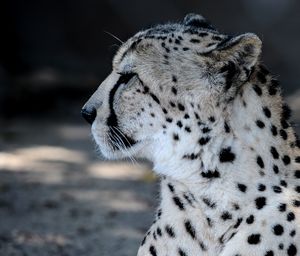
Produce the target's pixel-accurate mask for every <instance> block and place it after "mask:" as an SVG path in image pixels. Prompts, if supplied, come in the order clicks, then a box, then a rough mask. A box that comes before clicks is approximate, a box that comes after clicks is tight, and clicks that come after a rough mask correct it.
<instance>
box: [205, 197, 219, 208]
mask: <svg viewBox="0 0 300 256" xmlns="http://www.w3.org/2000/svg"><path fill="white" fill-rule="evenodd" d="M202 200H203V202H204V203H205V204H206V205H207V206H208V207H209V208H215V207H216V204H215V203H213V202H212V201H211V200H210V199H208V198H206V197H204V198H203V199H202Z"/></svg>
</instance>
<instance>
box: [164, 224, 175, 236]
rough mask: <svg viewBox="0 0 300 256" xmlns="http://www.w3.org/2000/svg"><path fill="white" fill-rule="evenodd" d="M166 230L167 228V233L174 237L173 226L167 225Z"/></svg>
mask: <svg viewBox="0 0 300 256" xmlns="http://www.w3.org/2000/svg"><path fill="white" fill-rule="evenodd" d="M165 230H166V232H167V234H168V235H169V237H172V238H174V237H175V233H174V230H173V228H172V227H171V226H169V225H166V227H165Z"/></svg>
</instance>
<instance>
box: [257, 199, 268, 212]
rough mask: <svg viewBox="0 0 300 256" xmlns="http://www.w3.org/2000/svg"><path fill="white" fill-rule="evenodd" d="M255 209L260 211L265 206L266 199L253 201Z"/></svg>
mask: <svg viewBox="0 0 300 256" xmlns="http://www.w3.org/2000/svg"><path fill="white" fill-rule="evenodd" d="M255 204H256V208H257V209H258V210H260V209H262V208H263V207H264V206H265V205H266V198H265V197H257V198H256V199H255Z"/></svg>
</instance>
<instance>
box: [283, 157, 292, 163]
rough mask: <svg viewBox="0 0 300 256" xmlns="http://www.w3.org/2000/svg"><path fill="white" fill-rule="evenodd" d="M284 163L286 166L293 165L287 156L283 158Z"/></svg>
mask: <svg viewBox="0 0 300 256" xmlns="http://www.w3.org/2000/svg"><path fill="white" fill-rule="evenodd" d="M282 162H283V163H284V164H285V165H288V164H290V163H291V158H290V157H289V156H287V155H285V156H283V158H282Z"/></svg>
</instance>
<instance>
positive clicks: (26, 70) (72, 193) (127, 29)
mask: <svg viewBox="0 0 300 256" xmlns="http://www.w3.org/2000/svg"><path fill="white" fill-rule="evenodd" d="M189 12H194V13H200V14H202V15H203V16H205V17H206V18H208V19H209V20H211V21H212V22H213V24H214V25H215V26H216V27H217V28H219V30H220V31H221V32H227V33H232V34H238V33H244V32H254V33H256V34H257V35H258V36H259V37H260V38H261V39H262V41H263V54H262V59H263V62H264V63H265V64H266V65H267V66H268V67H269V68H270V69H271V71H272V72H273V73H274V74H275V75H276V77H277V78H279V80H280V81H281V84H282V87H283V92H284V95H285V98H286V100H287V101H288V103H289V104H290V106H291V107H292V109H293V110H294V115H293V116H292V119H293V122H294V124H293V125H294V127H295V128H296V129H297V131H298V134H299V123H300V100H299V99H300V86H299V79H300V78H299V75H300V65H299V57H300V54H299V53H300V47H299V45H300V33H299V32H300V29H299V28H300V16H299V14H300V1H299V0H226V1H225V0H219V1H217V0H151V1H145V0H84V1H83V0H81V1H79V0H26V1H25V0H22V1H21V0H2V1H1V2H0V256H25V255H30V256H53V255H57V256H78V255H80V256H132V255H136V252H137V249H138V246H139V244H140V242H141V240H142V238H143V236H144V234H145V232H146V231H147V229H148V227H149V226H150V225H151V222H152V221H153V216H154V212H155V208H156V206H157V204H158V202H157V201H158V187H157V183H156V179H155V177H154V176H153V174H152V172H151V171H150V169H151V167H150V166H147V165H140V164H137V165H133V164H132V163H130V164H129V163H126V162H114V163H107V162H105V161H103V159H99V156H98V154H97V152H96V151H97V150H95V147H94V144H93V142H92V138H91V135H90V126H89V125H88V124H87V123H86V122H85V121H84V120H82V118H81V115H80V110H81V107H82V106H83V104H84V103H85V101H86V100H87V99H88V98H89V96H90V95H91V94H92V93H93V91H94V90H95V89H96V88H97V87H98V85H99V84H100V83H101V82H102V80H103V79H104V78H105V77H106V76H107V75H108V74H109V72H110V70H111V59H112V56H113V55H114V53H115V52H116V50H117V49H118V47H119V42H118V41H117V40H116V39H114V38H113V37H112V36H109V35H108V34H107V33H106V32H105V31H107V32H109V33H112V34H114V35H115V36H117V37H119V38H120V39H121V40H123V41H125V40H126V39H127V38H128V37H130V36H132V35H133V34H134V33H136V32H137V31H138V30H140V29H143V28H146V27H148V26H149V25H152V24H157V23H159V22H167V21H181V20H182V19H183V17H184V16H185V14H187V13H189Z"/></svg>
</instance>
